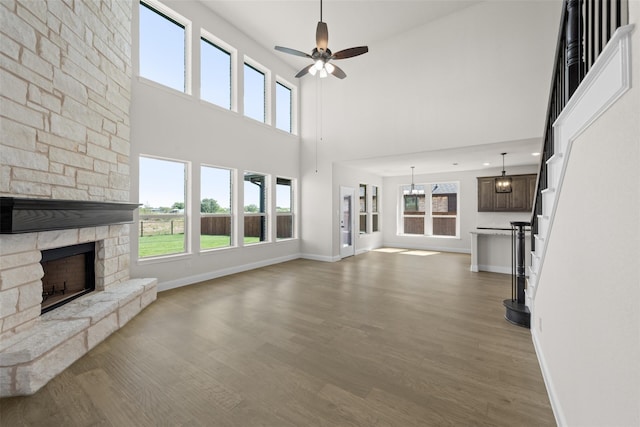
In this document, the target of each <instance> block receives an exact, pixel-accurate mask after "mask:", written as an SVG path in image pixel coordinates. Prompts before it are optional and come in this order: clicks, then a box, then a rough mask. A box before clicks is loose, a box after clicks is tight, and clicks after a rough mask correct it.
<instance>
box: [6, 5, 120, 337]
mask: <svg viewBox="0 0 640 427" xmlns="http://www.w3.org/2000/svg"><path fill="white" fill-rule="evenodd" d="M131 19H132V2H130V1H119V0H49V1H41V0H37V1H34V0H21V1H16V0H0V31H1V37H2V39H1V40H0V53H1V54H2V55H1V60H2V62H1V69H0V73H1V74H0V87H1V88H2V90H1V95H0V144H1V147H0V195H2V196H15V197H32V198H52V199H71V200H97V201H123V202H128V201H129V152H130V146H129V144H130V142H129V129H130V122H129V120H130V119H129V107H130V96H131ZM88 241H97V242H98V243H97V245H98V246H97V248H96V249H97V263H96V269H97V270H96V276H97V283H96V288H97V289H100V290H104V289H106V288H108V287H109V286H110V285H112V284H116V283H120V282H123V281H126V280H128V279H129V259H130V253H129V226H128V225H124V226H123V225H116V226H109V227H97V228H95V227H94V228H85V229H79V230H65V231H59V232H58V231H51V232H44V233H30V234H21V235H10V236H9V235H0V339H2V338H6V337H8V336H11V335H13V334H15V333H18V332H20V331H22V330H25V329H26V328H28V327H29V326H30V324H31V323H33V322H34V321H35V320H36V319H37V318H38V316H39V314H40V300H41V289H40V288H41V284H39V282H40V279H41V277H42V274H43V273H42V268H41V267H40V264H39V261H40V250H42V249H47V248H52V247H60V246H66V245H69V244H75V243H79V242H88ZM37 285H39V286H40V288H38V286H37Z"/></svg>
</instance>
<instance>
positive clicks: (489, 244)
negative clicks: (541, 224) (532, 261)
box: [470, 227, 531, 274]
mask: <svg viewBox="0 0 640 427" xmlns="http://www.w3.org/2000/svg"><path fill="white" fill-rule="evenodd" d="M470 234H471V267H470V270H471V271H473V272H478V271H491V272H494V273H503V274H511V242H512V240H511V236H512V230H511V229H510V228H500V227H478V228H476V229H475V230H473V231H471V232H470ZM525 244H526V251H527V252H526V253H528V251H529V250H530V249H529V248H530V247H531V230H529V229H527V230H525Z"/></svg>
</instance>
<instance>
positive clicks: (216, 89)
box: [200, 34, 234, 110]
mask: <svg viewBox="0 0 640 427" xmlns="http://www.w3.org/2000/svg"><path fill="white" fill-rule="evenodd" d="M211 39H212V37H211V36H208V35H206V34H205V35H203V36H202V37H200V99H202V100H204V101H207V102H211V103H213V104H216V105H218V106H220V107H223V108H226V109H228V110H231V109H232V107H233V105H232V99H233V66H232V64H233V57H234V55H233V53H232V52H231V51H230V50H227V49H225V48H224V47H222V46H220V44H221V43H216V42H214V41H212V40H211Z"/></svg>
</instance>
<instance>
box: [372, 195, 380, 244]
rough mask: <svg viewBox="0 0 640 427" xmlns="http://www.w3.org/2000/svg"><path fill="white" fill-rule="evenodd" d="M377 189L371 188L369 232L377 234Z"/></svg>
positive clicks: (378, 226) (378, 224)
mask: <svg viewBox="0 0 640 427" xmlns="http://www.w3.org/2000/svg"><path fill="white" fill-rule="evenodd" d="M378 214H379V211H378V187H377V186H375V185H374V186H372V187H371V231H372V232H374V233H375V232H377V231H380V222H379V220H380V218H379V216H378Z"/></svg>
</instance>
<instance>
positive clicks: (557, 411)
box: [531, 314, 567, 427]
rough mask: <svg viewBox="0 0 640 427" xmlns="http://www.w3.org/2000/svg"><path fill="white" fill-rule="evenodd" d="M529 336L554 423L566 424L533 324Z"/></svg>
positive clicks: (560, 425) (562, 425) (562, 426)
mask: <svg viewBox="0 0 640 427" xmlns="http://www.w3.org/2000/svg"><path fill="white" fill-rule="evenodd" d="M533 318H534V316H533V314H532V316H531V319H533ZM531 338H532V340H533V348H534V349H535V351H536V356H537V357H538V364H539V365H540V371H541V372H542V379H543V380H544V385H545V386H546V388H547V395H548V396H549V403H551V409H552V410H553V416H554V417H555V418H556V424H557V425H558V427H564V426H566V425H567V420H566V419H565V417H564V412H563V411H562V407H561V406H560V402H559V400H558V398H557V395H556V391H555V390H556V389H555V387H554V386H553V380H552V379H551V374H550V372H549V367H548V366H547V361H546V359H545V357H544V353H543V352H542V347H541V346H540V341H539V340H538V332H537V329H536V328H535V326H534V325H533V324H532V325H531Z"/></svg>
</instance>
